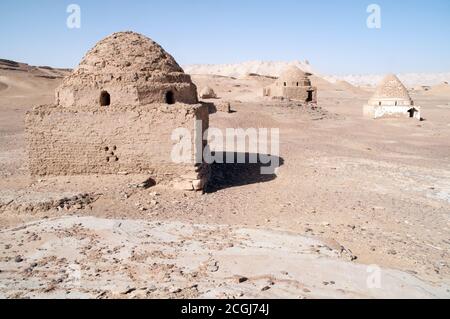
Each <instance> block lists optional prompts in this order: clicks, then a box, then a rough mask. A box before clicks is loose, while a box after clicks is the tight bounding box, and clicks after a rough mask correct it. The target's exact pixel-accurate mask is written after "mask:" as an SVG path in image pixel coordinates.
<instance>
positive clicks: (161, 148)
mask: <svg viewBox="0 0 450 319" xmlns="http://www.w3.org/2000/svg"><path fill="white" fill-rule="evenodd" d="M196 119H199V120H203V123H204V124H203V130H206V129H207V128H208V125H209V123H208V107H207V106H205V105H196V106H192V105H184V104H176V105H170V106H167V105H159V106H154V105H153V106H149V107H148V108H136V109H134V110H130V109H120V108H109V109H104V110H95V111H93V110H90V109H86V110H79V111H73V110H70V109H67V108H63V107H55V106H42V107H39V108H36V109H35V110H33V111H31V112H29V113H28V114H27V117H26V138H27V143H28V156H29V167H30V171H31V174H32V175H33V176H44V175H78V174H117V173H119V172H127V173H139V174H140V173H144V174H149V176H151V177H152V178H154V179H155V181H157V182H158V183H160V182H164V181H182V180H184V179H186V180H190V181H195V180H198V179H202V178H203V176H202V175H203V174H204V173H203V171H204V168H203V170H202V171H201V172H197V171H198V170H199V168H198V167H197V168H196V166H195V164H194V162H193V163H192V164H175V163H173V161H172V159H171V152H172V148H173V145H174V144H175V143H176V142H174V141H172V139H171V137H172V132H173V130H174V129H175V128H178V127H184V128H188V129H189V130H190V131H191V135H192V137H193V141H192V143H193V144H194V143H195V140H194V122H195V120H196ZM194 152H195V147H194V145H193V147H192V153H193V155H192V156H193V157H194ZM197 184H198V183H197Z"/></svg>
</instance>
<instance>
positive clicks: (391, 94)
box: [372, 74, 411, 101]
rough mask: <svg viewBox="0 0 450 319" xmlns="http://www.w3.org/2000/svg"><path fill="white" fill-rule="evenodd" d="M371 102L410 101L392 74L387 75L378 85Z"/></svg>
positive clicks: (406, 92) (403, 87) (407, 94)
mask: <svg viewBox="0 0 450 319" xmlns="http://www.w3.org/2000/svg"><path fill="white" fill-rule="evenodd" d="M372 100H407V101H411V97H410V96H409V93H408V90H407V89H406V87H405V86H404V85H403V84H402V82H400V80H399V79H398V77H397V76H396V75H394V74H389V75H387V76H386V77H385V78H384V79H383V80H382V81H381V83H380V84H379V85H378V87H377V89H376V91H375V94H374V95H373V97H372Z"/></svg>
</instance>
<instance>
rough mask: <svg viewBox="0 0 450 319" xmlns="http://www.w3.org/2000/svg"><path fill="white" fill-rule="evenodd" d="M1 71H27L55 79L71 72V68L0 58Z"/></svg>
mask: <svg viewBox="0 0 450 319" xmlns="http://www.w3.org/2000/svg"><path fill="white" fill-rule="evenodd" d="M1 71H18V72H27V73H29V74H31V75H33V76H35V77H42V78H50V79H56V78H63V77H64V76H66V75H67V74H68V73H69V72H71V69H58V68H52V67H50V66H32V65H29V64H27V63H21V62H16V61H12V60H6V59H0V72H1Z"/></svg>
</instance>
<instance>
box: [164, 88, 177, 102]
mask: <svg viewBox="0 0 450 319" xmlns="http://www.w3.org/2000/svg"><path fill="white" fill-rule="evenodd" d="M165 100H166V103H167V104H175V96H174V94H173V92H172V91H168V92H167V93H166V97H165Z"/></svg>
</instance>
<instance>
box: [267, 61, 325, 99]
mask: <svg viewBox="0 0 450 319" xmlns="http://www.w3.org/2000/svg"><path fill="white" fill-rule="evenodd" d="M263 95H264V96H271V97H275V98H285V99H288V100H294V101H301V102H306V103H317V88H316V87H313V86H311V80H310V79H309V77H308V74H307V73H305V72H303V71H302V70H300V69H299V68H298V67H296V66H290V67H288V68H286V69H285V70H284V71H283V72H282V73H281V75H280V77H279V78H278V79H277V80H276V81H275V83H274V84H272V85H270V86H268V87H266V88H264V89H263Z"/></svg>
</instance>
